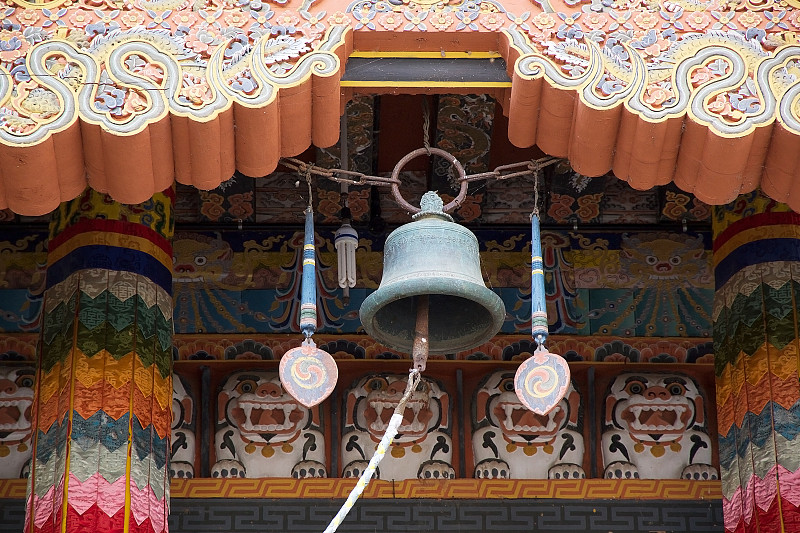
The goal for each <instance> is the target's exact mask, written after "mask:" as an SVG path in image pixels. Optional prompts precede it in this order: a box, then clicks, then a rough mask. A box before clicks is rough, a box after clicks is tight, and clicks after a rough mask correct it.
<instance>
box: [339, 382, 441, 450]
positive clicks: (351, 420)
mask: <svg viewBox="0 0 800 533" xmlns="http://www.w3.org/2000/svg"><path fill="white" fill-rule="evenodd" d="M407 384H408V377H407V376H404V375H392V374H378V375H371V376H366V377H364V378H362V379H361V380H359V382H358V383H357V384H356V385H355V386H354V387H353V388H351V389H350V392H349V393H348V396H347V425H348V426H352V425H355V426H356V427H358V428H359V429H361V430H362V431H367V432H369V434H370V436H371V437H372V438H373V440H375V441H379V440H380V439H381V437H383V434H384V433H385V432H386V428H387V427H388V425H389V420H390V419H391V418H392V414H393V413H394V410H395V408H396V407H397V406H398V404H399V403H400V400H401V398H402V397H403V393H404V392H405V389H406V386H407ZM447 402H448V400H447V395H446V394H445V393H443V392H442V390H441V388H440V387H439V385H438V384H437V383H436V382H435V381H433V380H431V379H426V378H423V379H422V381H420V383H419V385H418V386H417V390H415V391H414V392H413V393H412V395H411V397H410V398H409V399H408V402H406V405H405V410H404V411H403V421H402V423H401V424H400V427H399V428H398V432H397V436H396V437H395V441H396V442H398V443H402V442H413V441H416V440H419V438H420V437H423V436H424V435H425V434H426V433H429V432H430V431H433V430H434V429H446V428H447V427H448V426H449V422H448V419H447V413H448V403H447Z"/></svg>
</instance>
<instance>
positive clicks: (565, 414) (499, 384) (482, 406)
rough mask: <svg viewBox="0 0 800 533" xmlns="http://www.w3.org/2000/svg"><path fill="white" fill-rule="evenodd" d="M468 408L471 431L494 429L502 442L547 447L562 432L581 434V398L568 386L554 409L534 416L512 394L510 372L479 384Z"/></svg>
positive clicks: (498, 373) (501, 371)
mask: <svg viewBox="0 0 800 533" xmlns="http://www.w3.org/2000/svg"><path fill="white" fill-rule="evenodd" d="M472 406H473V407H472V426H473V428H474V429H479V428H482V427H485V426H494V427H496V428H499V429H500V430H501V431H502V432H503V435H504V436H505V438H506V440H508V441H509V442H513V443H517V444H522V445H526V444H534V443H548V442H551V441H552V440H553V439H554V438H555V437H556V434H557V433H558V432H559V431H562V430H564V429H572V430H575V431H578V432H580V431H582V427H581V426H582V425H583V416H582V413H581V397H580V394H579V393H578V391H577V390H576V389H575V387H573V386H572V384H571V383H570V386H569V389H567V393H566V394H565V395H564V398H563V399H562V400H561V401H560V402H559V403H558V405H556V407H554V408H553V409H552V410H551V411H550V412H549V413H548V414H546V415H537V414H536V413H534V412H533V411H530V410H529V409H528V408H527V407H525V406H524V405H523V404H522V403H521V402H520V401H519V398H518V397H517V393H516V392H514V372H509V371H505V370H500V371H497V372H495V373H493V374H490V375H488V376H487V377H485V378H484V379H483V381H481V383H480V385H479V386H478V390H477V391H476V392H475V398H474V401H473V402H472Z"/></svg>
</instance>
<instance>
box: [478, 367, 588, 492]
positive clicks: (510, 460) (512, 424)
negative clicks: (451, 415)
mask: <svg viewBox="0 0 800 533" xmlns="http://www.w3.org/2000/svg"><path fill="white" fill-rule="evenodd" d="M582 425H583V412H582V409H581V399H580V394H579V393H578V391H577V390H576V389H575V387H573V386H572V385H571V384H570V387H569V389H568V390H567V393H566V394H565V395H564V398H563V399H562V400H561V401H560V402H559V403H558V405H557V406H556V407H555V408H553V410H552V411H550V413H548V414H547V415H544V416H540V415H537V414H536V413H534V412H533V411H530V410H528V409H527V408H526V407H525V406H524V405H523V404H522V403H520V401H519V398H517V394H516V393H515V392H514V372H507V371H504V370H501V371H498V372H495V373H493V374H490V375H488V376H486V377H485V378H484V379H483V381H482V382H481V384H480V385H479V387H478V389H477V391H476V392H475V396H474V399H473V402H472V428H473V433H472V451H473V456H474V459H475V477H476V478H502V479H510V478H516V479H547V478H549V479H570V478H572V479H576V478H585V477H586V473H585V472H584V470H583V467H582V466H581V465H582V464H583V453H584V443H583V435H582Z"/></svg>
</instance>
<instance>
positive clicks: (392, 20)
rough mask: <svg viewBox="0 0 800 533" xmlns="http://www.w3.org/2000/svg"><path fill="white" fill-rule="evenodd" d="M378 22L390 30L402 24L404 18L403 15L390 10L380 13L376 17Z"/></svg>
mask: <svg viewBox="0 0 800 533" xmlns="http://www.w3.org/2000/svg"><path fill="white" fill-rule="evenodd" d="M378 22H379V23H380V25H381V26H383V27H384V28H386V29H387V30H389V31H392V30H396V29H397V28H399V27H400V26H402V25H403V22H404V20H403V17H401V16H400V15H399V14H397V13H395V12H393V11H392V12H389V13H386V14H384V15H381V16H380V18H379V19H378Z"/></svg>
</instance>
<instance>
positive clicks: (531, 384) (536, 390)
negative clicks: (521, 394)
mask: <svg viewBox="0 0 800 533" xmlns="http://www.w3.org/2000/svg"><path fill="white" fill-rule="evenodd" d="M524 387H525V392H527V393H528V394H530V395H531V396H533V397H534V398H546V397H547V396H548V395H550V394H552V393H553V391H554V390H555V389H556V387H558V374H556V369H555V368H553V367H552V366H547V365H542V366H539V367H536V368H534V369H533V370H532V371H531V372H528V375H526V376H525V384H524Z"/></svg>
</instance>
